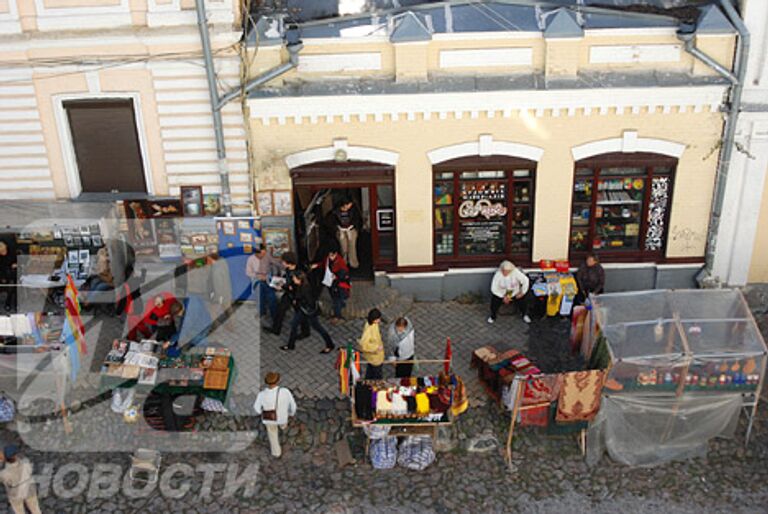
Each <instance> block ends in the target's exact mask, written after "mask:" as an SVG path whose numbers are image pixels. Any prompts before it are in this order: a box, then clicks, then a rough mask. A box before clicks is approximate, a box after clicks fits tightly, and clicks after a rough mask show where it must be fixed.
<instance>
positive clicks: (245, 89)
mask: <svg viewBox="0 0 768 514" xmlns="http://www.w3.org/2000/svg"><path fill="white" fill-rule="evenodd" d="M286 48H287V50H288V56H289V61H288V62H287V63H285V64H281V65H279V66H275V67H274V68H272V69H270V70H267V71H265V72H264V73H262V74H261V75H259V76H258V77H255V78H254V79H252V80H249V81H248V82H247V83H245V84H244V85H242V86H238V87H235V88H233V89H231V90H229V91H228V92H227V93H225V94H224V95H223V96H222V97H221V98H220V99H219V103H218V104H217V108H218V109H221V108H222V107H224V105H226V104H227V103H229V102H230V101H232V100H234V99H235V98H237V97H239V96H240V95H241V94H244V95H247V94H248V93H250V92H251V91H253V90H254V89H256V88H258V87H260V86H263V85H264V84H266V83H267V82H269V81H270V80H274V79H276V78H277V77H279V76H280V75H283V74H285V73H287V72H289V71H291V70H292V69H294V68H295V67H296V66H298V65H299V50H301V48H302V44H301V43H295V44H288V45H286Z"/></svg>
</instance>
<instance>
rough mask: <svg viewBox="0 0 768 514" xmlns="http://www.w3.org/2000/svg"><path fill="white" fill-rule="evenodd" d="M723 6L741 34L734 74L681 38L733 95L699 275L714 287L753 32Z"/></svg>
mask: <svg viewBox="0 0 768 514" xmlns="http://www.w3.org/2000/svg"><path fill="white" fill-rule="evenodd" d="M720 5H721V6H722V8H723V11H724V12H725V15H726V16H727V17H728V20H729V21H730V22H731V23H732V24H733V26H734V27H736V31H737V32H738V33H739V39H738V41H737V44H736V55H735V59H734V60H735V67H734V73H731V72H730V71H728V70H727V69H725V68H724V67H723V66H721V65H720V64H718V63H717V62H715V61H714V60H713V59H712V58H711V57H709V56H708V55H706V54H705V53H704V52H701V51H700V50H699V49H697V48H696V47H695V46H694V43H693V34H685V33H678V37H679V38H680V39H681V40H682V41H684V42H685V50H686V51H687V52H689V53H690V54H692V55H693V56H694V57H696V58H697V59H699V60H701V61H702V62H703V63H705V64H707V65H708V66H710V67H711V68H712V69H714V70H715V71H716V72H718V73H719V74H720V75H722V76H723V77H725V78H726V79H728V80H729V81H730V82H731V91H730V96H729V101H728V104H729V108H728V111H727V115H726V118H725V127H724V128H723V146H722V151H721V153H720V161H719V163H718V167H717V176H716V178H715V191H714V197H713V200H712V214H711V215H710V219H709V231H708V236H707V237H708V240H707V250H706V256H705V261H704V268H703V269H702V270H701V271H700V272H699V273H698V274H697V275H696V281H697V282H698V283H699V287H712V286H717V285H719V284H718V282H719V279H718V278H717V277H713V276H712V271H713V266H714V260H715V250H716V247H717V235H718V231H719V228H720V218H721V216H722V213H723V201H724V198H725V186H726V184H727V182H728V170H729V168H730V164H731V156H732V155H733V145H734V139H735V137H736V124H737V121H738V117H739V112H740V111H741V96H742V93H743V91H744V78H745V76H746V72H747V57H748V56H749V45H750V39H749V30H748V29H747V26H746V25H744V22H743V21H742V20H741V18H740V17H739V14H738V13H737V12H736V9H735V8H734V7H733V4H732V3H731V0H720Z"/></svg>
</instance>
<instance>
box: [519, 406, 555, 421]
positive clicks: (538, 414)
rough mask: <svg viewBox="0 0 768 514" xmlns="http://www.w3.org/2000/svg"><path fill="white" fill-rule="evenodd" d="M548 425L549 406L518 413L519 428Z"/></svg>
mask: <svg viewBox="0 0 768 514" xmlns="http://www.w3.org/2000/svg"><path fill="white" fill-rule="evenodd" d="M548 424H549V404H547V405H540V406H538V407H532V408H530V409H526V410H521V411H520V426H524V427H546V426H547V425H548Z"/></svg>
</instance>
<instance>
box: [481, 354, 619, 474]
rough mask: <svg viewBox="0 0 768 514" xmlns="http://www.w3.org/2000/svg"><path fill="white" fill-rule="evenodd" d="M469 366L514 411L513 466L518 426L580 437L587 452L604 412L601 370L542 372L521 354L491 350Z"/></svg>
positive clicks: (510, 434) (508, 449)
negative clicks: (593, 424)
mask: <svg viewBox="0 0 768 514" xmlns="http://www.w3.org/2000/svg"><path fill="white" fill-rule="evenodd" d="M470 366H471V367H473V368H475V369H477V372H478V378H479V380H480V383H481V384H482V385H483V386H484V387H485V389H486V391H487V392H488V394H489V395H490V396H491V397H492V398H494V399H495V400H496V401H497V402H499V403H500V404H502V405H504V407H506V408H507V409H508V410H509V411H511V413H512V414H511V416H510V424H509V432H508V436H507V447H506V453H507V463H508V464H509V465H510V467H511V463H512V438H513V434H514V430H515V425H521V426H528V427H537V428H538V429H540V430H542V431H544V432H545V433H547V434H551V435H565V434H577V435H578V436H579V437H578V439H579V446H580V448H581V451H582V453H585V452H586V429H587V423H588V422H589V421H591V420H592V419H594V417H595V416H596V415H597V413H598V411H599V408H600V393H601V391H602V388H603V382H604V376H605V374H604V372H603V371H602V370H578V371H569V372H564V373H546V374H545V373H542V372H541V370H540V369H539V368H538V367H537V366H536V365H535V364H534V363H533V362H531V361H530V360H529V359H528V358H527V357H526V356H525V355H523V354H522V353H520V351H518V350H515V349H511V350H506V351H499V350H497V349H496V348H495V347H493V346H490V345H487V346H483V347H480V348H477V349H476V350H475V351H474V352H473V353H472V360H471V362H470Z"/></svg>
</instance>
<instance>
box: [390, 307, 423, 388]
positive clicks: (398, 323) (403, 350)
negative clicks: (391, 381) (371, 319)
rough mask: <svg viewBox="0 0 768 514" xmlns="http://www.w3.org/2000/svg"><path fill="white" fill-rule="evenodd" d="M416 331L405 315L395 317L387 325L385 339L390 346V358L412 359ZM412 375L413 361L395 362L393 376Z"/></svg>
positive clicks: (403, 376)
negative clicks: (387, 330)
mask: <svg viewBox="0 0 768 514" xmlns="http://www.w3.org/2000/svg"><path fill="white" fill-rule="evenodd" d="M415 335H416V333H415V332H414V330H413V323H411V320H409V319H408V318H405V317H401V318H397V319H396V320H395V322H394V323H392V325H390V326H389V332H388V333H387V339H388V341H389V345H390V347H391V348H392V357H391V358H392V359H395V360H397V361H412V360H413V358H414V355H415V354H416V351H415V344H414V339H415ZM411 375H413V363H412V362H411V363H403V364H395V377H396V378H405V377H410V376H411Z"/></svg>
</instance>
